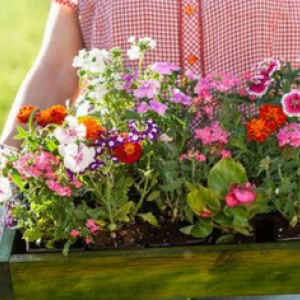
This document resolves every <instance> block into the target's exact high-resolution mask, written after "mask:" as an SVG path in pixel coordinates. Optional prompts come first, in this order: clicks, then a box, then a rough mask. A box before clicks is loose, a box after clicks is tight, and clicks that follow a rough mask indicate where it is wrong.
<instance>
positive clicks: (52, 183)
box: [46, 179, 72, 197]
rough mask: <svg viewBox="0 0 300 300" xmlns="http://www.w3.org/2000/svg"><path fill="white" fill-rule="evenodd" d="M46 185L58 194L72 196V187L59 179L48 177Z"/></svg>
mask: <svg viewBox="0 0 300 300" xmlns="http://www.w3.org/2000/svg"><path fill="white" fill-rule="evenodd" d="M46 185H47V186H48V188H49V189H50V190H51V191H53V192H55V193H56V194H57V195H59V196H61V197H71V196H72V189H71V188H70V187H68V186H63V185H61V184H60V183H59V182H58V181H56V180H52V179H48V180H47V181H46Z"/></svg>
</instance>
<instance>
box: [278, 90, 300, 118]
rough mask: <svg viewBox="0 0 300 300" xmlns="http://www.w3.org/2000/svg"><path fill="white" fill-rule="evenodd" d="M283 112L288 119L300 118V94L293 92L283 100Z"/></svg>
mask: <svg viewBox="0 0 300 300" xmlns="http://www.w3.org/2000/svg"><path fill="white" fill-rule="evenodd" d="M281 103H282V106H283V111H284V113H285V114H286V115H287V116H288V117H300V93H299V92H298V91H291V92H290V93H288V94H286V95H284V96H283V97H282V99H281Z"/></svg>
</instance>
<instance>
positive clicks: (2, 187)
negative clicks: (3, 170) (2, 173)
mask: <svg viewBox="0 0 300 300" xmlns="http://www.w3.org/2000/svg"><path fill="white" fill-rule="evenodd" d="M12 195H13V194H12V189H11V187H10V182H9V180H8V179H7V178H4V177H1V178H0V203H2V202H6V201H7V200H9V199H10V198H11V197H12Z"/></svg>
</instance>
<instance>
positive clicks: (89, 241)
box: [84, 238, 93, 245]
mask: <svg viewBox="0 0 300 300" xmlns="http://www.w3.org/2000/svg"><path fill="white" fill-rule="evenodd" d="M84 242H85V244H86V245H89V244H91V243H92V242H93V240H92V239H89V238H87V239H85V240H84Z"/></svg>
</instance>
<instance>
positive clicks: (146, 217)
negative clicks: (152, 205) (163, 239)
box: [137, 213, 158, 227]
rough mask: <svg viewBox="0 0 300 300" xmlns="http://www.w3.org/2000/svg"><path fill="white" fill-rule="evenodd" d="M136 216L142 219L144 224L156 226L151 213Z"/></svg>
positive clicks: (155, 220)
mask: <svg viewBox="0 0 300 300" xmlns="http://www.w3.org/2000/svg"><path fill="white" fill-rule="evenodd" d="M137 216H138V217H140V218H142V219H143V221H144V222H148V223H149V224H151V225H152V226H155V227H156V226H158V221H157V219H156V217H155V216H153V214H152V213H145V214H138V215H137Z"/></svg>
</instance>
